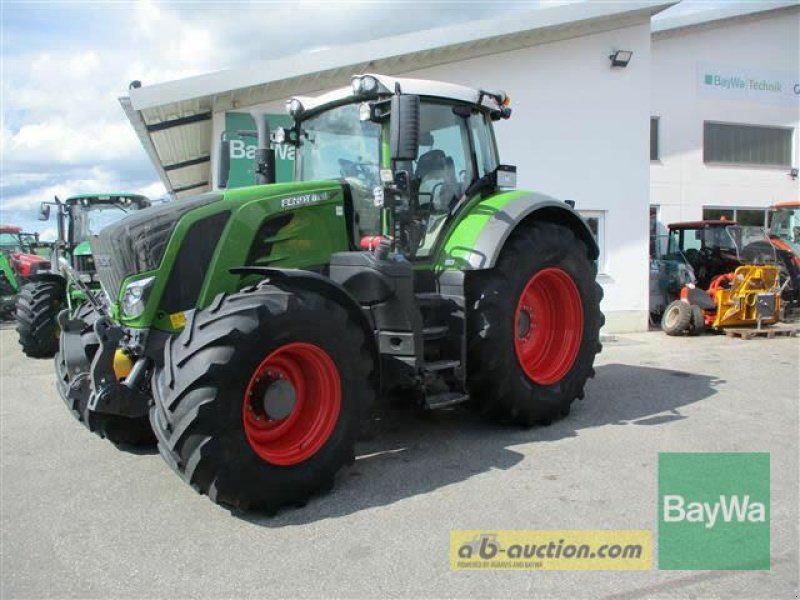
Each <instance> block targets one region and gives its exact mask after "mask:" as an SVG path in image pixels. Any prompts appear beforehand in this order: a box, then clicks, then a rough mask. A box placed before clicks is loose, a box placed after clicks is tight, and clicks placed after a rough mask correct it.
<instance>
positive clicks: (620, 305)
mask: <svg viewBox="0 0 800 600" xmlns="http://www.w3.org/2000/svg"><path fill="white" fill-rule="evenodd" d="M615 49H625V50H633V52H634V54H633V59H632V61H631V63H630V64H629V66H628V67H627V68H624V69H612V68H611V66H610V61H609V54H610V53H611V51H612V50H615ZM403 75H407V76H410V77H421V78H428V79H439V80H443V81H450V82H454V83H462V84H465V85H471V86H474V87H485V88H489V89H504V90H505V91H506V92H507V93H508V94H510V96H511V99H512V107H513V111H514V112H513V114H512V117H511V119H510V120H509V121H504V122H499V123H498V124H497V128H496V132H497V140H498V145H499V148H500V156H501V161H502V162H504V163H508V164H514V165H517V168H518V187H519V188H520V189H529V190H533V191H537V192H541V193H544V194H549V195H552V196H554V197H556V198H558V199H570V200H575V202H576V203H577V208H578V209H579V210H591V211H604V214H605V227H604V231H603V234H604V236H605V242H604V244H605V262H604V264H603V265H601V275H600V277H599V281H600V283H601V285H603V288H604V291H605V298H604V300H603V305H602V308H603V312H604V313H605V314H606V331H609V332H624V331H641V330H644V329H646V327H647V301H648V300H647V298H648V292H647V290H648V275H649V272H648V261H647V254H648V199H649V154H648V148H649V115H650V94H649V86H650V24H649V22H646V21H644V22H642V24H641V25H638V26H634V27H628V28H625V29H619V30H616V31H612V32H606V33H601V34H597V35H591V36H585V37H580V38H575V39H571V40H565V41H560V42H555V43H551V44H545V45H541V46H534V47H530V48H525V49H522V50H516V51H513V52H506V53H502V54H496V55H492V56H486V57H481V58H477V59H472V60H465V61H459V62H454V63H449V64H446V65H441V66H438V67H434V68H429V69H425V70H418V71H409V72H407V73H404V74H403ZM261 108H264V109H267V110H274V111H282V110H283V103H282V102H281V103H275V104H272V103H271V104H270V105H267V106H264V107H261ZM237 110H242V111H244V110H248V109H247V108H240V109H237ZM223 128H224V113H215V115H214V134H213V135H214V138H213V139H215V140H218V139H219V134H220V133H221V132H222V130H223ZM212 158H213V162H212V164H213V165H214V169H213V172H216V168H215V165H216V162H217V157H216V155H214V156H213V157H212Z"/></svg>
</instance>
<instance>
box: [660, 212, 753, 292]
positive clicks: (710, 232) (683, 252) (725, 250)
mask: <svg viewBox="0 0 800 600" xmlns="http://www.w3.org/2000/svg"><path fill="white" fill-rule="evenodd" d="M735 227H736V223H734V222H732V221H725V220H719V221H711V220H707V221H691V222H684V223H672V224H671V225H669V241H668V245H667V256H668V257H671V258H674V259H679V258H683V259H684V260H685V261H686V262H687V263H688V264H689V265H690V266H691V268H692V270H693V272H694V274H695V276H696V278H697V281H696V283H697V285H698V286H699V287H701V288H703V289H706V288H707V287H708V284H709V283H710V282H711V279H712V278H713V277H714V276H715V275H717V274H719V273H725V272H728V271H730V270H732V269H733V268H735V267H736V266H737V265H739V264H740V262H741V261H740V259H739V252H738V249H737V248H738V246H737V240H736V235H737V234H736V229H735Z"/></svg>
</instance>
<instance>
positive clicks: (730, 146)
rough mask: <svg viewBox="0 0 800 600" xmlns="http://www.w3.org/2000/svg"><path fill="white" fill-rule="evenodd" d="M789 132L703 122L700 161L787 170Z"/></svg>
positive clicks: (790, 160) (789, 163) (789, 157)
mask: <svg viewBox="0 0 800 600" xmlns="http://www.w3.org/2000/svg"><path fill="white" fill-rule="evenodd" d="M792 134H793V130H792V129H786V128H783V127H759V126H756V125H736V124H732V123H714V122H711V121H706V122H705V123H703V162H706V163H721V164H729V165H758V166H768V167H789V166H791V164H792Z"/></svg>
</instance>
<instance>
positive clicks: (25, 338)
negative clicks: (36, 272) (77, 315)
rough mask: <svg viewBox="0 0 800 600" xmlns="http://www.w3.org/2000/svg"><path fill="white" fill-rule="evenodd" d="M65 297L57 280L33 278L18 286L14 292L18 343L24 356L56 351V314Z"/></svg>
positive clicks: (45, 355)
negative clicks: (17, 290) (16, 294)
mask: <svg viewBox="0 0 800 600" xmlns="http://www.w3.org/2000/svg"><path fill="white" fill-rule="evenodd" d="M65 300H66V290H65V288H64V285H63V284H62V283H60V282H57V281H52V280H45V281H36V282H33V283H26V284H25V285H24V286H22V289H21V290H20V293H19V296H17V303H16V320H17V333H18V334H19V343H20V345H21V346H22V352H23V353H24V354H25V355H26V356H29V357H31V358H47V357H49V356H54V355H55V353H56V352H57V351H58V333H59V330H58V323H57V322H56V317H57V316H58V313H59V312H60V311H61V309H62V308H63V307H64V302H65Z"/></svg>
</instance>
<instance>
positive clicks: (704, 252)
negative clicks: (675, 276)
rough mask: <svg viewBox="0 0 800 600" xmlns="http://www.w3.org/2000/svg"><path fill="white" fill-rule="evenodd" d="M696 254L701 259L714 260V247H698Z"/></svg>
mask: <svg viewBox="0 0 800 600" xmlns="http://www.w3.org/2000/svg"><path fill="white" fill-rule="evenodd" d="M698 256H699V257H700V258H702V259H703V260H714V249H713V248H709V247H708V246H706V247H704V248H700V252H699V253H698Z"/></svg>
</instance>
